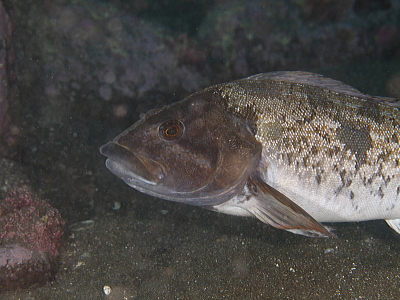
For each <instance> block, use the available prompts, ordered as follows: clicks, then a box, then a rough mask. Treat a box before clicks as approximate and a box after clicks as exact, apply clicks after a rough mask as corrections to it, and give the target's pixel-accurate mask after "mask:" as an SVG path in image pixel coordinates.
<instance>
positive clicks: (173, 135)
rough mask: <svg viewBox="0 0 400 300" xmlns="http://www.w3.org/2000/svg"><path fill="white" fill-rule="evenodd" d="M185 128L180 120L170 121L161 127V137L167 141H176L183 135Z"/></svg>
mask: <svg viewBox="0 0 400 300" xmlns="http://www.w3.org/2000/svg"><path fill="white" fill-rule="evenodd" d="M184 130H185V127H184V126H183V123H182V122H181V121H179V120H168V121H165V122H163V123H161V125H160V127H159V132H160V136H161V137H162V138H163V139H165V140H176V139H178V138H180V137H181V136H182V134H183V131H184Z"/></svg>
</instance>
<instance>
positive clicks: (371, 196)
mask: <svg viewBox="0 0 400 300" xmlns="http://www.w3.org/2000/svg"><path fill="white" fill-rule="evenodd" d="M268 165H269V166H268V167H267V171H265V172H264V180H265V182H266V183H268V184H269V185H271V186H272V187H274V188H276V189H277V190H279V191H280V192H281V193H283V194H284V195H286V196H287V197H289V198H290V199H291V200H292V201H293V202H295V203H296V204H297V205H299V206H300V207H302V208H303V209H304V210H305V211H306V212H308V213H309V214H310V215H311V216H312V217H314V218H315V219H316V220H317V221H319V222H355V221H366V220H374V219H386V220H387V219H397V218H400V199H399V190H400V182H399V178H398V177H393V178H391V179H390V180H389V181H388V180H384V179H382V178H378V177H377V178H374V179H373V180H370V181H369V182H365V180H364V177H363V173H362V170H360V171H359V172H358V173H357V174H355V175H354V176H353V177H352V178H351V179H352V180H349V178H346V182H350V183H349V184H346V183H345V182H344V180H343V175H342V176H341V175H340V174H338V173H336V174H335V173H330V174H324V175H323V176H322V177H321V176H319V177H318V178H316V176H315V175H314V174H315V172H308V171H303V172H299V171H298V170H294V169H293V168H290V167H280V168H276V167H273V165H272V164H268ZM264 170H265V169H264Z"/></svg>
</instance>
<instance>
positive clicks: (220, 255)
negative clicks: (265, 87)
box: [1, 62, 400, 300]
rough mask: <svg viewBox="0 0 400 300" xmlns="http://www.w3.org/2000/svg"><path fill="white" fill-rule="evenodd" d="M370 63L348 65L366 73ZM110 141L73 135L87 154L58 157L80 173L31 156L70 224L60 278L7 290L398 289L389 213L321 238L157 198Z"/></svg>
mask: <svg viewBox="0 0 400 300" xmlns="http://www.w3.org/2000/svg"><path fill="white" fill-rule="evenodd" d="M382 64H384V63H383V62H381V63H380V64H378V63H377V62H374V63H368V62H366V63H365V66H371V65H372V66H373V67H372V69H373V68H375V67H376V66H377V65H382ZM365 66H364V67H362V66H359V67H358V68H357V67H354V66H351V65H350V66H345V67H340V68H342V69H346V68H353V70H354V71H353V72H351V71H349V72H348V76H349V77H348V80H349V81H351V80H352V79H351V78H357V79H358V80H360V81H362V80H366V77H368V76H369V72H370V71H367V70H370V69H369V68H368V67H365ZM368 78H370V77H368ZM372 88H375V87H372ZM118 133H119V132H115V134H118ZM58 140H60V143H62V140H63V139H62V138H60V139H58ZM104 142H106V140H97V139H94V140H91V141H90V143H89V142H87V141H80V143H77V144H75V145H74V144H69V147H70V148H69V149H70V151H71V153H73V152H74V151H73V150H72V149H73V148H74V147H76V148H78V149H80V150H79V153H80V155H78V156H76V157H75V156H74V155H72V154H68V152H67V154H66V153H63V154H62V155H61V156H60V161H59V162H55V164H58V163H59V164H64V163H66V161H71V160H73V161H74V163H73V164H74V165H75V166H79V165H82V166H83V167H82V169H79V168H78V170H75V171H74V172H73V171H71V172H72V175H71V176H65V174H63V173H60V174H57V172H55V171H51V172H49V171H48V170H46V168H38V167H37V166H34V167H32V166H31V167H30V166H24V168H26V170H27V173H29V174H31V175H30V176H31V178H32V183H31V184H32V186H33V187H34V189H35V190H37V191H42V192H43V194H44V195H45V196H46V197H47V198H49V199H50V200H49V201H50V202H51V203H53V205H55V206H56V207H57V208H59V209H60V210H61V212H63V213H64V214H65V215H66V216H67V218H66V222H67V225H68V229H67V231H66V234H65V239H64V245H63V247H62V251H61V253H62V254H61V264H60V270H59V272H58V274H57V276H56V280H55V281H54V282H52V283H49V284H47V285H46V286H43V287H39V288H34V287H32V288H30V289H27V290H19V291H14V292H9V293H2V294H1V299H40V300H45V299H399V297H400V283H399V279H400V269H399V266H400V258H399V253H400V236H399V235H397V234H396V233H395V232H394V231H392V230H391V229H390V228H389V227H388V226H387V225H386V223H385V222H384V221H371V222H361V223H348V224H344V223H342V224H332V225H333V226H335V227H336V232H337V234H338V237H339V238H338V239H315V238H307V237H303V236H298V235H294V234H291V233H288V232H285V231H282V230H278V229H275V228H272V227H270V226H268V225H265V224H263V223H261V222H259V221H257V220H256V219H252V218H241V217H235V216H228V215H223V214H218V213H215V212H211V211H207V210H203V209H200V208H196V207H192V206H189V205H185V204H180V203H173V202H168V201H164V200H160V199H156V198H154V197H150V196H147V195H143V194H141V193H139V192H137V191H135V190H134V189H131V188H130V187H128V186H127V185H125V184H124V183H123V182H122V181H121V180H119V179H118V178H116V177H115V176H114V175H112V174H111V173H110V172H109V171H108V170H107V169H106V168H105V166H104V165H103V163H104V157H102V156H101V155H100V154H99V153H98V147H99V146H100V145H101V144H102V143H104ZM51 149H52V147H48V149H47V151H48V153H47V154H48V155H50V156H52V157H56V156H57V152H54V153H51ZM56 149H58V148H56ZM75 150H76V149H75ZM55 151H59V150H55ZM88 177H89V179H90V180H87V178H88ZM88 181H89V182H91V183H90V184H88V183H87V182H88ZM76 198H78V199H79V200H80V201H78V202H77V201H76V200H74V201H73V202H69V201H70V200H68V199H76ZM82 203H86V205H87V206H86V207H80V205H82ZM85 215H87V217H85ZM82 221H84V222H82ZM104 286H109V287H111V294H110V295H109V296H106V295H105V294H104V292H103V287H104Z"/></svg>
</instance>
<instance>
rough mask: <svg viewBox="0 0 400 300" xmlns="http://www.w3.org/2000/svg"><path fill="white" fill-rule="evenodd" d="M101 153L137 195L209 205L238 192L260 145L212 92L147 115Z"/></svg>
mask: <svg viewBox="0 0 400 300" xmlns="http://www.w3.org/2000/svg"><path fill="white" fill-rule="evenodd" d="M100 152H101V153H102V154H103V155H105V156H107V157H108V158H107V161H106V166H107V168H108V169H109V170H110V171H111V172H112V173H114V174H115V175H116V176H118V177H120V178H121V179H122V180H123V181H125V182H126V183H127V184H128V185H129V186H131V187H133V188H135V189H137V190H139V191H141V192H144V193H146V194H149V195H153V196H156V197H159V198H162V199H167V200H172V201H178V202H185V203H188V204H192V205H199V206H210V205H216V204H220V203H222V202H225V201H227V200H228V199H230V198H231V197H233V196H234V195H236V194H237V193H239V192H240V191H241V190H242V189H243V186H244V184H245V183H246V181H247V179H248V177H249V175H250V174H251V173H252V172H253V171H254V170H255V169H256V168H257V165H258V163H259V160H260V156H261V144H260V143H259V142H258V141H257V140H256V139H255V138H254V134H253V132H252V130H251V128H250V126H249V125H248V124H246V123H245V122H243V121H241V120H239V119H238V118H236V117H235V116H233V115H232V114H229V113H228V112H227V110H226V108H225V107H224V105H223V103H222V102H221V101H218V99H217V95H216V94H215V93H212V92H199V93H196V94H194V95H192V96H189V97H188V98H186V99H184V100H182V101H180V102H176V103H174V104H172V105H170V106H166V107H164V108H161V109H158V110H152V111H149V112H148V113H147V114H146V115H144V116H143V117H142V118H141V120H139V121H138V122H136V123H135V124H133V125H132V126H131V127H130V128H128V129H126V130H125V131H124V132H122V133H121V134H120V135H118V136H117V137H116V138H115V139H114V140H113V141H112V142H109V143H107V144H105V145H103V146H102V147H101V148H100Z"/></svg>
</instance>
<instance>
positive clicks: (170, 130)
mask: <svg viewBox="0 0 400 300" xmlns="http://www.w3.org/2000/svg"><path fill="white" fill-rule="evenodd" d="M178 133H179V128H178V126H176V125H174V126H171V127H169V128H167V130H165V135H166V136H168V137H174V136H176V135H178Z"/></svg>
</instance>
